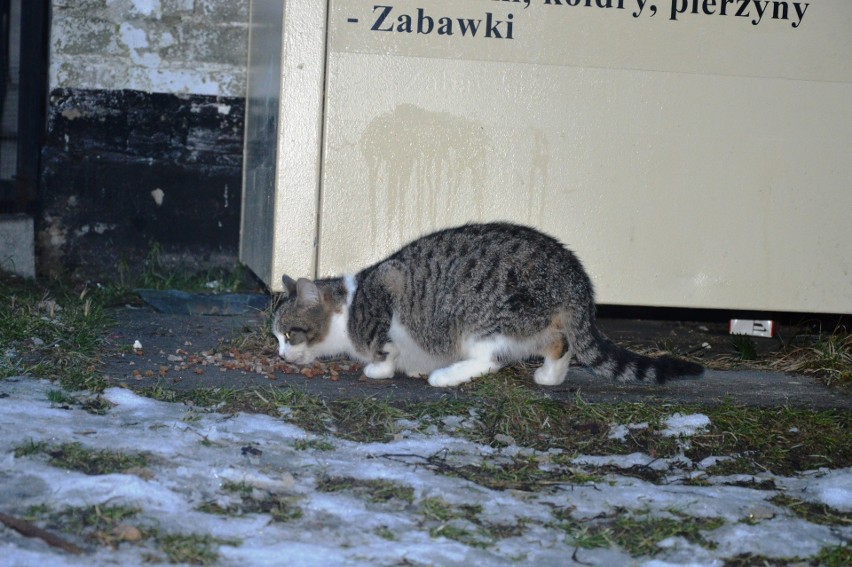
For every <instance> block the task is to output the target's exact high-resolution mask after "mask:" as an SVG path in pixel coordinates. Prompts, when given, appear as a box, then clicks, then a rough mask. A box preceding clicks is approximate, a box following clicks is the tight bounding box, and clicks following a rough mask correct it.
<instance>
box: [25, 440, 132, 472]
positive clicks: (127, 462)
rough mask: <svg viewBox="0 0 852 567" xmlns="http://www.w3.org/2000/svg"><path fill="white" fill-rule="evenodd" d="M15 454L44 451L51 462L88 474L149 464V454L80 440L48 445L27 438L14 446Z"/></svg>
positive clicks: (35, 454)
mask: <svg viewBox="0 0 852 567" xmlns="http://www.w3.org/2000/svg"><path fill="white" fill-rule="evenodd" d="M14 454H15V457H16V458H22V457H32V456H37V455H47V456H48V457H49V459H48V463H49V464H50V465H51V466H54V467H57V468H62V469H68V470H73V471H78V472H81V473H84V474H87V475H103V474H112V473H124V472H127V471H129V470H131V469H137V468H142V467H146V466H147V465H148V458H147V457H146V456H145V455H144V454H141V453H137V454H128V453H123V452H121V451H108V450H94V449H88V448H86V447H83V445H81V444H80V443H63V444H62V445H49V444H47V443H44V442H34V441H30V442H29V443H26V444H24V445H21V446H19V447H16V448H15V450H14Z"/></svg>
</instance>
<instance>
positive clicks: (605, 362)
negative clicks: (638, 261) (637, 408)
mask: <svg viewBox="0 0 852 567" xmlns="http://www.w3.org/2000/svg"><path fill="white" fill-rule="evenodd" d="M586 330H587V333H583V339H585V340H580V341H576V342H575V343H574V344H575V349H576V352H575V354H576V356H577V360H578V361H579V362H580V364H583V365H585V366H587V367H588V368H589V369H590V370H592V371H593V372H594V373H595V374H597V375H598V376H601V377H604V378H610V379H612V380H617V381H619V382H656V383H657V384H662V383H664V382H666V381H667V380H671V379H675V378H686V377H700V376H701V375H703V374H704V367H703V366H701V365H700V364H696V363H694V362H689V361H686V360H681V359H679V358H674V357H672V356H661V357H659V358H650V357H648V356H643V355H641V354H636V353H635V352H632V351H629V350H627V349H626V348H622V347H620V346H618V345H617V344H615V343H613V342H612V341H611V340H610V339H609V338H607V337H606V336H605V335H604V334H603V333H602V332H600V330H598V328H597V326H596V325H595V324H594V322H592V321H588V322H587V325H586Z"/></svg>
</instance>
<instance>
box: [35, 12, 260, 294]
mask: <svg viewBox="0 0 852 567" xmlns="http://www.w3.org/2000/svg"><path fill="white" fill-rule="evenodd" d="M247 21H248V0H53V5H52V22H51V39H50V97H49V103H48V123H47V132H46V139H45V145H44V147H43V151H42V176H41V188H42V196H41V205H42V213H41V215H40V217H39V219H38V221H39V222H38V227H37V232H38V250H39V266H40V269H41V271H42V272H43V273H51V272H56V271H63V272H65V273H68V272H69V271H70V272H77V273H78V274H79V275H81V276H83V277H87V278H97V277H100V276H101V275H103V274H104V272H109V270H110V269H111V268H112V267H113V266H115V262H117V261H120V260H124V261H126V262H128V263H130V264H133V263H135V262H137V261H139V260H140V259H141V258H142V257H144V255H145V254H146V253H147V251H148V250H149V249H150V248H151V246H152V245H153V244H154V243H156V244H158V245H159V246H160V247H161V248H162V249H163V250H165V251H166V252H167V253H173V254H175V255H182V256H183V257H185V258H191V259H192V262H193V263H197V264H198V266H199V268H202V267H204V266H205V264H206V263H208V262H212V263H215V262H214V261H213V260H212V259H213V258H216V259H221V258H222V257H223V256H224V257H226V258H228V257H235V256H236V253H237V247H238V243H239V218H240V212H239V208H240V199H241V183H242V177H241V175H242V139H243V117H244V112H245V104H244V96H245V83H246V55H247V48H248V37H247Z"/></svg>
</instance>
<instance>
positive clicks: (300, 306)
mask: <svg viewBox="0 0 852 567" xmlns="http://www.w3.org/2000/svg"><path fill="white" fill-rule="evenodd" d="M281 279H282V281H283V282H284V292H283V293H282V294H281V296H280V298H281V302H280V303H279V306H278V308H277V309H276V310H275V314H274V315H273V318H272V333H273V334H274V335H275V338H277V339H278V356H280V357H281V358H283V359H284V360H286V361H287V362H290V363H293V364H309V363H311V362H313V361H314V360H315V359H316V358H317V357H318V356H324V355H326V354H331V353H329V352H325V351H326V350H328V349H327V348H326V346H327V345H326V344H325V343H326V342H327V338H328V332H329V327H330V321H331V316H332V314H333V313H334V310H335V306H334V305H333V304H332V302H331V300H330V299H329V297H327V296H326V295H325V294H324V293H323V290H322V289H321V288H320V287H318V286H317V284H316V283H314V282H312V281H311V280H308V279H305V278H300V279H299V280H298V281H294V280H293V279H292V278H289V277H288V276H286V275H285V276H282V278H281Z"/></svg>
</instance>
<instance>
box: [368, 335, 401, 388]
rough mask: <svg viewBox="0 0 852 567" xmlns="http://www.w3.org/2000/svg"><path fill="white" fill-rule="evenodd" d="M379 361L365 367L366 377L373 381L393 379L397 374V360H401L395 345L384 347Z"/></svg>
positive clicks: (390, 344)
mask: <svg viewBox="0 0 852 567" xmlns="http://www.w3.org/2000/svg"><path fill="white" fill-rule="evenodd" d="M379 354H380V356H379V357H377V358H379V360H374V361H373V362H371V363H370V364H368V365H367V366H365V367H364V375H365V376H366V377H367V378H372V379H373V380H386V379H388V378H393V375H394V373H395V372H396V359H397V358H399V349H398V348H397V347H396V345H395V344H393V343H385V346H384V347H382V350H381V352H380V353H379Z"/></svg>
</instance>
